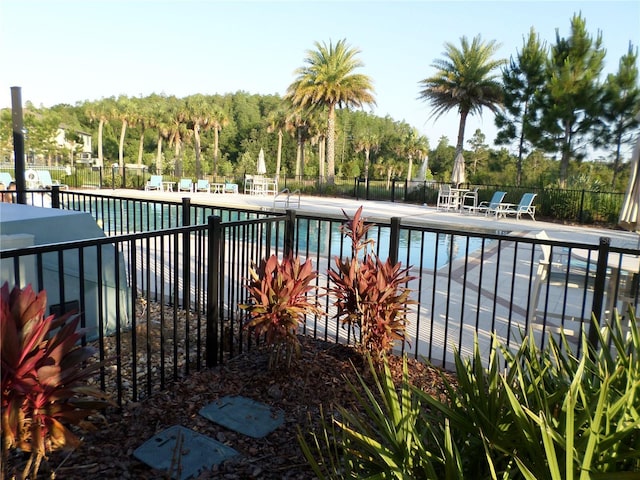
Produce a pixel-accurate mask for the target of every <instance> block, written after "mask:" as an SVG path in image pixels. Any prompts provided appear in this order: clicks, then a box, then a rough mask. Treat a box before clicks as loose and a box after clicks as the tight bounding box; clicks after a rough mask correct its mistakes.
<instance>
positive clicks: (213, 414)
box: [199, 396, 284, 438]
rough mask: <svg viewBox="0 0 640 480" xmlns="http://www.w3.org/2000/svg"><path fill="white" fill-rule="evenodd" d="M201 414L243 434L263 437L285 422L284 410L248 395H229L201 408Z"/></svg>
mask: <svg viewBox="0 0 640 480" xmlns="http://www.w3.org/2000/svg"><path fill="white" fill-rule="evenodd" d="M199 413H200V415H202V416H203V417H205V418H207V419H209V420H211V421H212V422H215V423H217V424H218V425H222V426H223V427H226V428H228V429H230V430H233V431H235V432H238V433H242V434H243V435H247V436H249V437H254V438H262V437H264V436H265V435H267V434H269V433H271V432H272V431H273V430H275V429H276V428H278V427H279V426H280V425H282V423H283V422H284V412H283V411H282V410H280V409H279V408H273V407H270V406H269V405H266V404H264V403H260V402H256V401H255V400H251V399H250V398H247V397H242V396H227V397H222V398H219V399H218V400H216V401H215V402H213V403H210V404H209V405H206V406H205V407H202V408H201V409H200V412H199Z"/></svg>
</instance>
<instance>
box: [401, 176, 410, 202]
mask: <svg viewBox="0 0 640 480" xmlns="http://www.w3.org/2000/svg"><path fill="white" fill-rule="evenodd" d="M408 194H409V180H407V179H406V178H405V179H404V195H402V201H403V202H406V201H407V195H408Z"/></svg>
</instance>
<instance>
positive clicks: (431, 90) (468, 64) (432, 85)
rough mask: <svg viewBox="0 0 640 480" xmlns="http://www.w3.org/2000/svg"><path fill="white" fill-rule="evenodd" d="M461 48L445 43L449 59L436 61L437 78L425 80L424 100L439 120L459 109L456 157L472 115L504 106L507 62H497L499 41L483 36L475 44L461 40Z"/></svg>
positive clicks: (423, 85) (434, 62)
mask: <svg viewBox="0 0 640 480" xmlns="http://www.w3.org/2000/svg"><path fill="white" fill-rule="evenodd" d="M460 43H461V47H462V48H461V49H458V48H457V47H455V46H454V45H453V44H452V43H449V42H447V43H445V44H444V48H445V52H444V56H445V58H442V59H436V60H434V61H433V64H432V66H433V67H435V68H437V69H438V71H437V72H436V74H435V75H433V76H432V77H429V78H425V79H424V80H421V81H420V82H419V84H420V85H421V86H422V90H420V97H419V98H422V99H423V100H425V101H427V102H429V103H430V104H431V107H432V108H433V113H432V114H431V116H432V117H435V118H436V119H437V118H439V117H440V116H442V115H443V114H445V113H447V112H449V111H450V110H452V109H454V108H457V109H458V113H459V114H460V124H459V126H458V141H457V143H456V155H457V154H458V153H460V152H462V148H463V145H464V128H465V125H466V123H467V116H468V115H469V114H471V115H473V114H476V113H478V114H480V115H482V109H483V108H484V107H487V108H488V109H489V110H491V111H492V112H494V113H497V112H498V111H499V110H500V107H501V105H502V85H501V84H500V82H499V80H498V79H499V78H500V73H501V72H500V71H499V67H500V66H502V65H503V64H504V63H506V60H505V59H498V60H494V59H493V56H494V55H495V53H496V52H497V50H498V49H499V48H500V44H498V43H496V41H495V40H491V41H489V42H486V43H485V42H483V41H482V38H481V37H480V35H478V36H476V37H474V38H473V40H472V41H471V43H469V40H468V39H467V37H465V36H463V37H462V38H461V39H460Z"/></svg>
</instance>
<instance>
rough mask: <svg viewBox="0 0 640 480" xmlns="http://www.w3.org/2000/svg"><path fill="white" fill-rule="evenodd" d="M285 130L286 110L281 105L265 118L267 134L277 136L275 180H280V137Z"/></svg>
mask: <svg viewBox="0 0 640 480" xmlns="http://www.w3.org/2000/svg"><path fill="white" fill-rule="evenodd" d="M286 128H287V110H286V108H285V107H284V105H282V106H281V107H280V108H278V109H276V110H272V111H271V112H269V115H268V116H267V132H268V133H277V134H278V151H277V154H276V179H279V178H280V167H281V166H282V137H283V136H284V130H285V129H286Z"/></svg>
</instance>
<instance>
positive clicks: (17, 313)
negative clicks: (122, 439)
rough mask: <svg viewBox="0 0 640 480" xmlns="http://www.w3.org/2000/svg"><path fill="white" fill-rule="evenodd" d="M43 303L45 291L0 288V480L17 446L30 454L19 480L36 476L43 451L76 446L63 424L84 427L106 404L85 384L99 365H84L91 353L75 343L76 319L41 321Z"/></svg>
mask: <svg viewBox="0 0 640 480" xmlns="http://www.w3.org/2000/svg"><path fill="white" fill-rule="evenodd" d="M46 305H47V294H46V292H45V291H44V290H43V291H42V292H40V293H39V294H37V295H36V293H35V292H34V291H33V289H32V287H31V285H29V286H27V287H25V288H24V289H23V290H21V289H20V288H19V287H17V286H16V287H14V288H13V290H11V291H9V284H8V283H5V284H4V285H3V286H2V288H1V289H0V342H1V343H0V345H1V348H2V351H1V352H0V357H1V359H2V360H1V361H2V363H1V365H0V367H1V370H0V372H1V378H2V384H1V386H2V460H3V467H2V468H0V471H1V472H2V477H3V478H4V475H5V468H6V465H7V458H8V455H9V451H10V450H12V449H18V448H19V449H21V450H23V451H26V452H31V456H30V457H29V460H28V461H27V464H26V466H25V468H24V471H23V473H22V477H23V478H36V477H37V474H38V470H39V468H40V463H41V461H42V459H43V458H45V456H46V454H47V453H48V452H50V451H53V450H57V449H61V448H75V447H77V446H78V444H79V440H78V438H77V437H76V436H75V435H74V434H73V433H72V432H71V431H70V430H69V429H68V428H67V427H66V426H65V424H81V425H82V426H84V427H90V424H89V423H88V422H86V421H84V420H85V418H86V417H87V416H88V415H89V414H91V413H93V412H95V411H96V409H98V408H101V407H104V406H106V405H107V402H106V401H105V400H107V398H106V397H105V394H104V393H103V392H101V391H100V390H98V389H95V388H91V387H88V386H86V380H87V379H88V378H89V377H90V376H91V375H92V374H93V373H94V372H95V370H96V369H97V368H98V367H99V364H97V363H94V364H93V365H91V366H86V364H85V362H86V361H87V360H88V359H89V358H90V357H91V356H93V355H94V353H95V351H94V349H92V348H90V347H87V346H84V347H83V346H81V345H79V341H80V340H81V338H82V336H83V335H84V332H83V331H82V330H79V329H78V328H77V327H78V322H79V320H80V317H78V316H75V317H71V316H70V315H63V316H61V317H59V318H55V316H54V315H50V316H48V317H45V316H44V314H45V311H46ZM99 399H101V400H99Z"/></svg>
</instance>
